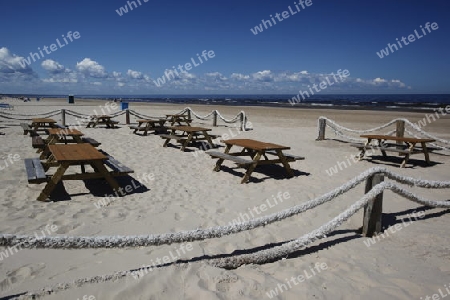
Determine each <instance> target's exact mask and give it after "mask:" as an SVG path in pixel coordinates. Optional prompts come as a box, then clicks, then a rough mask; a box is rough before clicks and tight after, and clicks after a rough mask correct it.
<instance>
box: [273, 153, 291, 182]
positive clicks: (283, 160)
mask: <svg viewBox="0 0 450 300" xmlns="http://www.w3.org/2000/svg"><path fill="white" fill-rule="evenodd" d="M276 151H277V154H278V157H279V158H280V160H281V163H282V164H283V166H284V168H285V169H286V172H287V173H288V175H289V177H293V176H294V171H292V169H291V166H290V165H289V162H288V161H287V159H286V156H284V154H283V151H281V150H276Z"/></svg>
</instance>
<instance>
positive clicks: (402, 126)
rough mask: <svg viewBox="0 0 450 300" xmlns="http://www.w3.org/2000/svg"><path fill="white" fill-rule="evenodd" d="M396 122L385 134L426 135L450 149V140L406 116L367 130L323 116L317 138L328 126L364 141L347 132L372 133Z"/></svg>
mask: <svg viewBox="0 0 450 300" xmlns="http://www.w3.org/2000/svg"><path fill="white" fill-rule="evenodd" d="M394 124H395V125H396V129H395V130H392V131H389V132H387V133H385V135H393V134H396V135H397V136H404V133H405V132H406V133H407V134H409V135H410V136H412V137H415V138H423V137H426V138H430V139H434V140H436V143H430V145H431V146H433V147H436V148H439V149H440V150H447V151H448V150H450V146H448V145H450V141H449V140H445V139H442V138H439V137H437V136H434V135H432V134H430V133H428V132H426V131H424V130H422V129H421V128H420V126H419V125H417V124H415V123H412V122H411V121H409V120H408V119H404V118H397V119H394V120H392V121H390V122H388V123H386V124H383V125H381V126H378V127H375V128H371V129H366V130H357V129H350V128H347V127H344V126H342V125H339V124H338V123H336V122H335V121H334V120H331V119H328V118H327V117H323V116H321V117H319V119H318V125H317V127H318V137H317V139H316V140H317V141H321V140H324V139H325V131H326V128H327V127H328V128H330V129H331V130H332V131H333V132H334V133H335V134H336V135H337V136H339V137H340V138H342V139H343V140H346V141H352V142H362V141H364V139H362V138H359V137H354V136H351V135H348V134H346V133H351V134H358V135H361V134H367V133H371V132H374V131H381V130H383V129H385V128H387V127H389V126H392V125H394ZM419 124H420V122H419ZM407 126H408V127H407ZM408 128H409V129H408ZM437 143H440V144H444V145H439V144H437Z"/></svg>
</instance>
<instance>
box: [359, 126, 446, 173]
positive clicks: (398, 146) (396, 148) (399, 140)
mask: <svg viewBox="0 0 450 300" xmlns="http://www.w3.org/2000/svg"><path fill="white" fill-rule="evenodd" d="M361 137H362V138H366V139H367V142H366V143H352V144H350V146H352V147H356V148H358V149H359V150H360V153H359V154H358V158H359V160H362V159H363V158H364V155H365V154H366V151H367V150H371V149H372V150H380V151H381V154H382V155H383V157H387V154H386V152H396V153H398V155H404V156H405V158H404V159H403V161H402V163H401V165H400V167H401V168H403V167H405V165H406V163H407V162H408V160H409V158H410V156H411V155H413V154H417V153H423V154H424V156H425V161H426V162H427V163H428V164H429V163H431V162H430V157H429V152H431V151H433V150H437V149H438V148H435V147H428V146H427V143H432V142H434V141H435V140H433V139H419V138H412V137H397V136H391V135H370V134H363V135H361ZM373 140H376V141H377V142H376V144H375V145H373V144H371V142H372V141H373ZM386 141H395V142H396V143H389V142H386ZM416 144H420V146H416Z"/></svg>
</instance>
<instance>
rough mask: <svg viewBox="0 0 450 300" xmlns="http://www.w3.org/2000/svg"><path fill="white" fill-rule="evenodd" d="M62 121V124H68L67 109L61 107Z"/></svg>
mask: <svg viewBox="0 0 450 300" xmlns="http://www.w3.org/2000/svg"><path fill="white" fill-rule="evenodd" d="M61 123H62V126H66V110H65V109H61Z"/></svg>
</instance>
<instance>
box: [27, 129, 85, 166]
mask: <svg viewBox="0 0 450 300" xmlns="http://www.w3.org/2000/svg"><path fill="white" fill-rule="evenodd" d="M47 132H48V137H47V138H46V139H45V140H43V139H42V138H41V137H33V140H32V145H33V147H34V148H38V150H37V153H39V152H42V153H41V156H40V157H39V158H40V159H44V158H46V157H48V156H49V154H50V149H49V148H48V146H49V145H54V144H57V143H64V144H67V143H84V141H83V140H82V138H81V137H82V136H83V135H84V134H83V133H82V132H81V131H79V130H77V129H70V128H50V129H48V130H47ZM67 137H70V138H71V139H67Z"/></svg>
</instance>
